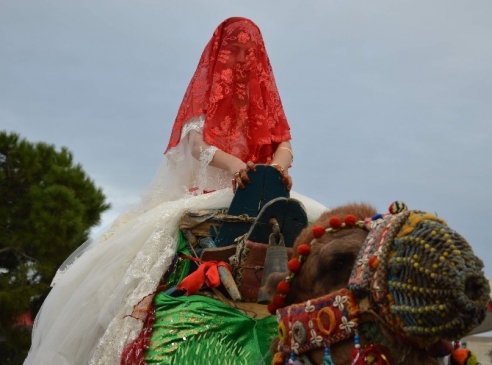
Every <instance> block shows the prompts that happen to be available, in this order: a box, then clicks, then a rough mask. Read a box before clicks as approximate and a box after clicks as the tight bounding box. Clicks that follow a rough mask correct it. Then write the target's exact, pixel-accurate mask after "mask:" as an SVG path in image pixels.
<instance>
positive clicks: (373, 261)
mask: <svg viewBox="0 0 492 365" xmlns="http://www.w3.org/2000/svg"><path fill="white" fill-rule="evenodd" d="M378 266H379V260H378V257H377V256H371V258H370V259H369V267H371V269H376V268H377V267H378Z"/></svg>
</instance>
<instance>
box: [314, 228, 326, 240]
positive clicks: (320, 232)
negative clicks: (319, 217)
mask: <svg viewBox="0 0 492 365" xmlns="http://www.w3.org/2000/svg"><path fill="white" fill-rule="evenodd" d="M324 234H325V228H324V227H321V226H314V227H313V236H314V238H320V237H323V235H324Z"/></svg>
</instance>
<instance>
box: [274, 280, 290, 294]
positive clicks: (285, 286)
mask: <svg viewBox="0 0 492 365" xmlns="http://www.w3.org/2000/svg"><path fill="white" fill-rule="evenodd" d="M289 291H290V284H289V283H288V282H286V281H281V282H280V283H278V285H277V292H278V293H279V294H287V293H288V292H289Z"/></svg>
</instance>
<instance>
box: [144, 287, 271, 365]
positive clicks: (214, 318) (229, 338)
mask: <svg viewBox="0 0 492 365" xmlns="http://www.w3.org/2000/svg"><path fill="white" fill-rule="evenodd" d="M154 304H155V309H156V322H155V325H154V331H153V333H152V338H151V341H150V349H149V350H148V351H147V352H146V354H145V360H146V362H147V364H160V365H166V364H192V363H193V360H194V359H197V358H198V359H200V358H201V359H202V360H203V362H200V364H203V365H205V364H208V363H213V364H218V363H220V364H228V363H231V364H266V363H269V361H270V360H271V356H270V351H269V346H270V343H271V341H272V339H273V338H275V337H276V335H277V322H276V321H275V317H274V316H268V317H265V318H263V319H259V320H257V319H253V318H251V317H248V316H247V315H245V314H243V313H242V312H239V311H238V310H236V309H235V308H232V307H229V306H228V305H225V304H223V303H221V302H219V301H217V300H215V299H212V298H208V297H204V296H200V295H190V296H187V297H185V296H183V297H178V298H174V297H170V296H168V295H166V294H164V293H160V294H158V295H156V297H155V299H154ZM218 343H220V345H219V346H216V344H218ZM214 344H215V345H214ZM199 345H200V346H199ZM210 347H212V349H213V353H214V356H216V358H217V359H221V361H220V362H213V361H212V360H213V359H208V358H204V357H200V353H202V351H204V352H206V351H207V350H208V351H210ZM190 348H193V350H190ZM197 349H198V350H197ZM197 351H198V352H199V354H197V353H196V352H197ZM210 361H212V362H210Z"/></svg>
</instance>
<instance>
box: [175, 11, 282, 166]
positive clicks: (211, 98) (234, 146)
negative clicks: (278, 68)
mask: <svg viewBox="0 0 492 365" xmlns="http://www.w3.org/2000/svg"><path fill="white" fill-rule="evenodd" d="M202 114H205V115H206V119H205V125H204V128H203V137H204V140H205V142H207V143H208V144H210V145H213V146H215V147H217V148H220V149H221V150H222V151H225V152H227V153H229V154H232V155H233V156H236V157H238V158H239V159H241V160H242V161H253V162H256V163H269V162H270V160H271V157H272V154H273V153H274V152H275V150H276V147H277V145H278V144H279V143H280V142H283V141H288V140H290V139H291V137H290V128H289V125H288V123H287V119H286V117H285V113H284V110H283V107H282V103H281V101H280V96H279V94H278V90H277V86H276V83H275V79H274V76H273V71H272V67H271V65H270V61H269V59H268V55H267V53H266V49H265V45H264V43H263V38H262V35H261V33H260V30H259V29H258V27H257V26H256V25H255V24H254V23H253V22H252V21H251V20H249V19H245V18H229V19H227V20H225V21H224V22H222V23H221V24H220V25H219V26H218V28H217V29H216V30H215V32H214V34H213V36H212V39H211V40H210V41H209V43H208V44H207V46H206V47H205V50H204V51H203V53H202V56H201V58H200V61H199V63H198V67H197V70H196V72H195V74H194V76H193V78H192V79H191V82H190V84H189V86H188V89H187V91H186V93H185V96H184V98H183V101H182V103H181V106H180V108H179V111H178V115H177V117H176V120H175V122H174V126H173V130H172V133H171V137H170V140H169V145H168V147H167V149H166V153H167V152H168V151H169V150H170V149H171V148H173V147H175V146H177V145H178V143H179V141H180V137H181V135H182V131H181V130H182V128H183V126H184V124H185V123H186V122H187V121H188V120H190V119H192V118H193V117H197V116H199V115H202Z"/></svg>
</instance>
